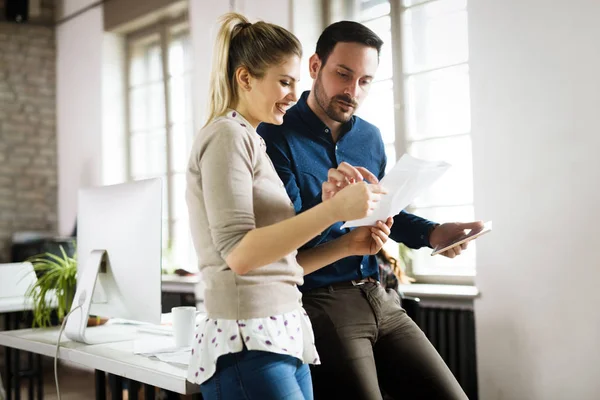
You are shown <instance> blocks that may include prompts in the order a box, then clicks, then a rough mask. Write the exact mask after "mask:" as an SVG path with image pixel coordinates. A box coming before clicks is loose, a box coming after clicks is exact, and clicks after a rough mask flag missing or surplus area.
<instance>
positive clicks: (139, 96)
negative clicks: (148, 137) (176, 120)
mask: <svg viewBox="0 0 600 400" xmlns="http://www.w3.org/2000/svg"><path fill="white" fill-rule="evenodd" d="M129 99H130V100H129V113H130V129H131V131H132V132H136V131H140V130H144V129H155V128H159V127H163V126H165V96H164V87H163V84H162V82H158V83H152V84H149V85H142V86H138V87H135V88H133V89H130V95H129Z"/></svg>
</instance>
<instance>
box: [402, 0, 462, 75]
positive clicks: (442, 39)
mask: <svg viewBox="0 0 600 400" xmlns="http://www.w3.org/2000/svg"><path fill="white" fill-rule="evenodd" d="M402 19H403V23H402V28H403V35H402V37H403V41H404V43H403V51H404V53H403V56H404V57H403V59H404V71H405V72H406V73H413V72H417V71H422V70H428V69H432V68H439V67H444V66H447V65H452V64H457V63H462V62H466V61H467V59H468V57H469V42H468V28H467V26H468V25H467V10H466V0H440V1H435V2H431V3H427V4H425V5H423V6H419V7H415V8H414V9H409V10H407V11H405V12H404V14H403V18H402Z"/></svg>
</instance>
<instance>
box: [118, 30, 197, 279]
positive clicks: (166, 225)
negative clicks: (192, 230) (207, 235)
mask: <svg viewBox="0 0 600 400" xmlns="http://www.w3.org/2000/svg"><path fill="white" fill-rule="evenodd" d="M190 46H191V44H190V37H189V31H188V26H187V23H186V22H185V21H183V20H174V21H169V22H163V23H160V24H158V25H156V26H153V27H150V28H146V29H144V30H143V31H139V32H135V33H133V34H130V35H128V36H127V61H128V65H127V71H128V72H127V95H128V99H127V104H128V113H127V114H128V118H127V125H128V126H127V131H128V154H129V160H128V161H129V162H128V176H129V179H130V180H138V179H145V178H151V177H160V178H162V179H163V183H164V186H163V187H164V191H163V194H164V199H163V268H165V267H166V268H175V267H178V268H186V269H188V268H190V267H191V266H193V265H196V263H195V256H194V252H193V248H192V244H191V238H190V234H189V227H188V217H187V206H186V203H185V168H186V164H187V160H188V156H189V152H190V149H191V144H192V139H193V120H192V93H191V90H192V84H191V77H192V70H191V68H192V63H191V47H190Z"/></svg>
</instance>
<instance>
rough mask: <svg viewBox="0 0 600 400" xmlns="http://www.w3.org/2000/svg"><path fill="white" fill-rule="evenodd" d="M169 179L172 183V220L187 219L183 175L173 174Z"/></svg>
mask: <svg viewBox="0 0 600 400" xmlns="http://www.w3.org/2000/svg"><path fill="white" fill-rule="evenodd" d="M171 179H172V182H173V202H174V203H173V218H174V219H182V218H187V217H188V210H187V204H186V202H185V188H186V179H185V173H181V174H174V175H172V177H171Z"/></svg>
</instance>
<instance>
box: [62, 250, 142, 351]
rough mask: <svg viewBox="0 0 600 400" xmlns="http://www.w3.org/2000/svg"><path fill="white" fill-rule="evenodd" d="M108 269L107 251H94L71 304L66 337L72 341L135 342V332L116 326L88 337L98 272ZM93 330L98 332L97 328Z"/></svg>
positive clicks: (79, 280)
mask: <svg viewBox="0 0 600 400" xmlns="http://www.w3.org/2000/svg"><path fill="white" fill-rule="evenodd" d="M107 268H110V265H109V262H108V257H107V253H106V250H92V251H91V253H90V256H89V257H88V260H87V262H86V265H85V268H84V269H83V272H82V273H81V275H80V277H79V279H78V282H77V290H76V291H75V296H74V297H73V303H72V304H71V315H69V317H68V318H67V322H66V325H65V335H66V336H67V337H68V338H69V339H71V340H72V341H75V342H81V343H87V344H100V343H111V342H120V341H127V340H133V339H134V337H135V332H131V329H122V327H116V326H114V327H113V326H110V328H114V329H106V328H109V327H98V328H103V329H100V331H101V332H100V331H98V335H95V334H92V335H91V336H90V335H86V328H87V324H88V319H89V315H90V307H91V305H92V297H93V294H94V290H95V288H96V282H97V280H98V272H99V271H106V269H107ZM119 328H121V329H119ZM93 329H94V330H97V328H93ZM88 332H89V330H88Z"/></svg>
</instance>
